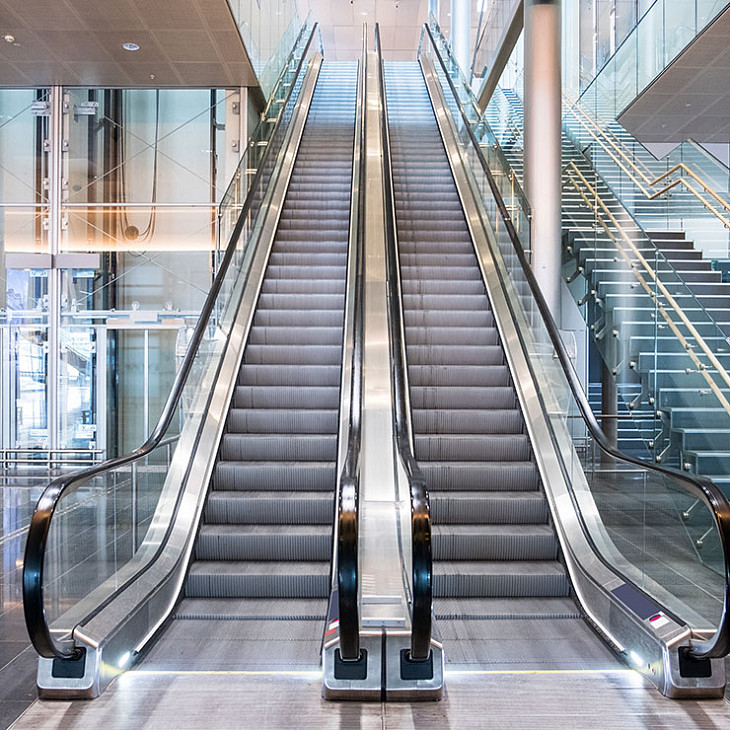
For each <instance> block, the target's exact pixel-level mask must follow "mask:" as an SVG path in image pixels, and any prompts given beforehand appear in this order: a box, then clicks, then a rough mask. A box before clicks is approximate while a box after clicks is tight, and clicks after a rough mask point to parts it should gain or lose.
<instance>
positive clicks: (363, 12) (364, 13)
mask: <svg viewBox="0 0 730 730" xmlns="http://www.w3.org/2000/svg"><path fill="white" fill-rule="evenodd" d="M367 14H368V11H367V10H363V11H362V12H361V13H360V15H367Z"/></svg>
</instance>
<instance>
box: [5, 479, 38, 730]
mask: <svg viewBox="0 0 730 730" xmlns="http://www.w3.org/2000/svg"><path fill="white" fill-rule="evenodd" d="M48 479H49V477H48V472H47V471H46V470H36V471H27V470H26V471H24V472H22V473H9V472H5V473H2V474H0V497H2V499H0V514H1V515H2V520H0V554H1V555H2V572H1V573H0V587H1V588H2V592H0V728H6V727H8V726H9V725H10V724H11V723H12V722H13V720H15V719H16V718H17V717H18V715H20V713H21V712H22V711H23V710H25V708H26V707H28V705H29V704H30V703H31V702H32V701H33V700H34V699H35V698H36V696H37V694H36V688H35V672H36V664H37V660H36V654H35V652H34V651H33V649H32V648H31V646H30V642H29V641H28V633H27V632H26V630H25V621H24V619H23V603H22V592H21V572H22V568H23V550H24V549H25V535H26V532H27V529H28V524H29V522H30V516H31V514H32V512H33V508H34V507H35V503H36V502H37V501H38V497H40V495H41V492H42V491H43V488H44V487H45V486H46V485H47V484H48Z"/></svg>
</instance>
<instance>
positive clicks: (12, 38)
mask: <svg viewBox="0 0 730 730" xmlns="http://www.w3.org/2000/svg"><path fill="white" fill-rule="evenodd" d="M5 42H6V43H15V36H14V35H10V33H8V34H7V35H6V36H5Z"/></svg>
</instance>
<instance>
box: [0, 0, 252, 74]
mask: <svg viewBox="0 0 730 730" xmlns="http://www.w3.org/2000/svg"><path fill="white" fill-rule="evenodd" d="M0 28H1V29H2V32H0V44H1V45H0V59H1V60H2V61H3V64H2V69H1V70H0V83H1V84H3V85H4V86H29V85H31V86H47V85H50V84H66V85H76V84H88V85H92V84H93V85H98V86H128V85H129V84H130V83H132V84H134V85H140V86H162V85H173V86H178V85H194V86H224V85H225V86H228V85H236V86H239V85H240V86H253V85H256V78H255V75H254V73H253V70H252V68H251V64H250V62H249V59H248V56H247V55H246V52H245V50H244V48H243V43H242V42H241V40H240V35H239V33H238V29H237V28H236V24H235V22H234V19H233V16H232V15H231V11H230V8H229V6H228V3H227V2H226V0H0ZM8 34H10V35H11V36H13V37H14V41H13V42H11V43H6V42H4V41H3V36H5V35H8ZM127 42H132V43H136V44H138V45H139V46H140V48H139V50H138V51H134V52H130V51H125V50H124V49H123V48H122V44H124V43H127ZM194 65H197V68H193V66H194ZM178 66H179V68H178Z"/></svg>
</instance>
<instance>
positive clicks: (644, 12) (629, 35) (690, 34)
mask: <svg viewBox="0 0 730 730" xmlns="http://www.w3.org/2000/svg"><path fill="white" fill-rule="evenodd" d="M616 3H617V11H616V12H617V15H616V18H617V20H618V18H619V17H626V15H622V16H619V14H618V13H619V12H621V13H624V12H625V10H624V8H623V7H622V3H620V1H619V0H616ZM583 5H585V8H583V7H581V19H580V24H581V38H582V45H581V68H582V71H583V73H582V75H581V88H582V89H584V91H583V93H584V94H585V93H586V92H587V91H588V90H590V89H591V87H592V86H595V85H596V84H597V83H602V84H603V86H602V88H603V89H606V88H609V87H611V86H612V85H613V86H615V88H616V93H617V98H616V100H615V104H614V105H613V106H614V110H613V112H612V116H610V118H611V119H615V118H616V117H617V116H618V115H619V114H620V113H621V112H622V111H623V110H624V109H626V107H627V106H628V105H629V104H630V103H631V102H632V101H633V100H634V99H635V98H636V97H637V96H638V95H639V94H640V93H641V92H642V91H643V90H644V89H645V88H646V87H647V86H648V85H649V84H650V83H651V82H652V81H654V79H655V78H656V77H657V76H658V75H659V74H660V73H661V72H662V71H663V70H664V69H665V68H666V67H667V66H668V65H669V64H670V63H672V61H674V59H675V58H676V57H677V56H678V55H679V54H680V53H681V52H682V51H683V50H684V49H685V48H686V47H687V46H688V45H689V43H691V42H692V40H693V39H694V38H695V37H696V36H697V35H698V34H699V33H701V32H702V31H703V30H704V29H705V28H706V27H707V25H709V23H710V22H712V21H713V20H714V18H715V17H716V16H717V15H718V13H719V12H720V11H721V10H723V9H724V8H725V7H726V5H727V3H725V2H719V0H647V1H646V2H644V1H642V2H639V5H638V10H639V12H638V18H639V22H638V23H636V25H634V26H633V28H632V29H631V30H630V31H629V30H628V29H627V28H626V27H625V26H622V27H621V28H619V26H618V25H617V26H616V34H617V35H616V42H617V48H616V49H615V52H614V53H613V55H612V56H611V57H610V58H608V59H607V60H606V61H605V63H601V62H600V60H601V56H602V55H603V52H604V50H605V43H604V40H603V39H604V36H605V33H603V31H602V25H601V23H600V19H601V18H602V17H603V16H602V15H601V14H600V12H599V26H598V27H596V26H595V23H594V22H593V17H592V16H591V15H590V14H589V13H588V10H589V7H588V6H589V3H585V4H584V3H581V6H583ZM628 15H630V13H629V14H628ZM589 29H592V31H593V32H592V33H589V32H588V30H589ZM626 44H630V45H631V46H632V48H633V50H632V51H628V50H627V49H626V48H625V47H624V46H626ZM592 54H597V56H598V61H599V62H598V64H597V69H596V71H597V73H589V76H588V78H586V75H585V71H586V70H588V71H590V69H591V68H592V66H593V64H592V60H591V58H589V55H592ZM634 73H636V85H635V87H634V88H632V87H631V86H628V87H627V86H623V85H622V84H621V83H620V82H619V79H626V78H630V77H632V76H633V75H634ZM592 98H593V97H592ZM610 98H611V99H613V97H610ZM587 106H588V108H591V109H593V106H592V105H587Z"/></svg>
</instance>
